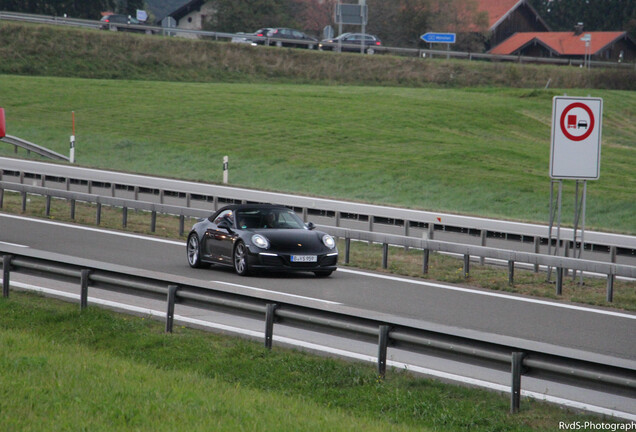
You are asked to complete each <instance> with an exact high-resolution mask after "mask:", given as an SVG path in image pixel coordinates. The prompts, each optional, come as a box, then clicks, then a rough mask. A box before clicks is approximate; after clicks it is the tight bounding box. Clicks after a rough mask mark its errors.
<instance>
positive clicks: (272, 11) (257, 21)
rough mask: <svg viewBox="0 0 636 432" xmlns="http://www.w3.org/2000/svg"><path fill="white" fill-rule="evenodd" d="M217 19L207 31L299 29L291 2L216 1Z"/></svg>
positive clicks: (257, 0) (279, 0)
mask: <svg viewBox="0 0 636 432" xmlns="http://www.w3.org/2000/svg"><path fill="white" fill-rule="evenodd" d="M216 4H217V5H218V6H217V18H216V20H214V21H211V22H210V23H208V24H206V25H205V27H206V29H208V30H215V31H222V32H251V31H255V30H257V29H259V28H261V27H299V25H298V24H299V23H298V21H297V20H296V19H295V17H294V16H293V14H292V11H293V10H294V7H293V6H294V5H293V1H292V0H216Z"/></svg>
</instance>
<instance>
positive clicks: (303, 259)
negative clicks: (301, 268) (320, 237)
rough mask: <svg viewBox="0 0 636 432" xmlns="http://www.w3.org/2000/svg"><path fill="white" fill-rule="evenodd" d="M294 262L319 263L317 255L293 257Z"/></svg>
mask: <svg viewBox="0 0 636 432" xmlns="http://www.w3.org/2000/svg"><path fill="white" fill-rule="evenodd" d="M291 261H292V262H318V257H317V256H316V255H292V257H291Z"/></svg>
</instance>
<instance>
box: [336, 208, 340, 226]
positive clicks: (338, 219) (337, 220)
mask: <svg viewBox="0 0 636 432" xmlns="http://www.w3.org/2000/svg"><path fill="white" fill-rule="evenodd" d="M339 226H340V212H339V211H337V212H336V227H339Z"/></svg>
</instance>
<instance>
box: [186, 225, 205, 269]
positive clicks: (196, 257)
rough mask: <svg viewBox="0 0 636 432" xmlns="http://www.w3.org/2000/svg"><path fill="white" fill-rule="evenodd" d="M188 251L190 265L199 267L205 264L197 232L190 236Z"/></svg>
mask: <svg viewBox="0 0 636 432" xmlns="http://www.w3.org/2000/svg"><path fill="white" fill-rule="evenodd" d="M186 251H187V254H188V264H190V267H193V268H199V267H202V266H203V263H202V262H201V247H200V244H199V237H198V236H197V235H196V233H192V234H190V236H189V237H188V243H187V245H186Z"/></svg>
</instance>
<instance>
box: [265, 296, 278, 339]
mask: <svg viewBox="0 0 636 432" xmlns="http://www.w3.org/2000/svg"><path fill="white" fill-rule="evenodd" d="M277 307H278V305H277V304H276V303H267V309H265V348H267V349H272V341H273V340H274V318H275V315H276V308H277Z"/></svg>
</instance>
